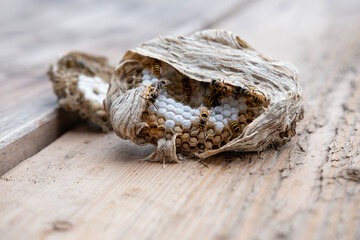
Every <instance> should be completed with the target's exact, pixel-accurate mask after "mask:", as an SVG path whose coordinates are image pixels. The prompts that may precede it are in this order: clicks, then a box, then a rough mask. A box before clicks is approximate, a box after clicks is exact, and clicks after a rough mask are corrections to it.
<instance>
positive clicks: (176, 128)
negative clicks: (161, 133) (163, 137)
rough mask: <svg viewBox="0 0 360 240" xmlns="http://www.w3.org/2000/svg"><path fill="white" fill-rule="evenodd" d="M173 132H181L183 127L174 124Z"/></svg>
mask: <svg viewBox="0 0 360 240" xmlns="http://www.w3.org/2000/svg"><path fill="white" fill-rule="evenodd" d="M174 132H176V133H182V132H183V129H182V127H180V126H175V127H174Z"/></svg>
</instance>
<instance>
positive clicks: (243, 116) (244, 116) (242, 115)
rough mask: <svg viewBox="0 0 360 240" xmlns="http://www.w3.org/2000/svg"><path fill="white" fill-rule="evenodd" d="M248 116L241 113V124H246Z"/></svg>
mask: <svg viewBox="0 0 360 240" xmlns="http://www.w3.org/2000/svg"><path fill="white" fill-rule="evenodd" d="M247 119H248V118H247V116H246V115H245V114H244V113H239V122H246V120H247Z"/></svg>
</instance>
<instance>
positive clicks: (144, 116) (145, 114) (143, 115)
mask: <svg viewBox="0 0 360 240" xmlns="http://www.w3.org/2000/svg"><path fill="white" fill-rule="evenodd" d="M148 117H149V113H148V112H147V111H144V112H143V114H142V115H141V120H143V121H144V122H145V121H147V119H148Z"/></svg>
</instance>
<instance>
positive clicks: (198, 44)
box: [104, 30, 303, 161]
mask: <svg viewBox="0 0 360 240" xmlns="http://www.w3.org/2000/svg"><path fill="white" fill-rule="evenodd" d="M104 106H105V110H106V111H107V113H108V114H109V117H110V120H111V123H112V126H113V128H114V130H115V132H116V133H117V134H118V135H119V136H120V137H121V138H124V139H129V140H131V141H133V142H135V143H137V144H140V145H143V144H149V143H151V144H154V145H156V146H157V149H156V151H155V152H154V153H153V154H151V155H150V156H149V157H148V158H147V159H148V160H154V161H167V160H170V161H171V160H172V161H178V160H179V157H182V156H190V157H191V156H197V157H199V158H206V157H209V156H211V155H214V154H217V153H220V152H223V151H261V150H264V149H266V148H267V147H269V146H273V145H282V144H284V143H285V142H287V141H288V140H289V139H290V138H291V137H292V136H294V135H295V128H296V122H297V121H299V120H301V119H302V117H303V103H302V97H301V90H300V87H299V85H298V83H297V72H296V70H295V68H294V67H293V66H292V65H290V64H288V63H284V62H280V61H277V60H274V59H270V58H266V57H264V56H262V55H261V54H260V53H258V52H257V51H255V50H254V49H253V48H251V47H250V46H249V45H248V44H247V43H245V42H244V41H242V40H241V39H240V38H239V37H237V36H235V35H233V34H232V33H230V32H227V31H223V30H207V31H202V32H197V33H195V34H193V35H191V36H189V37H172V36H168V37H158V38H156V39H154V40H151V41H149V42H146V43H144V44H142V45H140V46H139V47H137V48H135V49H134V50H130V51H128V52H126V54H125V56H124V57H123V59H122V60H121V62H120V65H119V66H118V67H117V68H116V69H115V72H114V74H113V75H112V78H111V81H110V87H109V90H108V93H107V97H106V99H105V101H104Z"/></svg>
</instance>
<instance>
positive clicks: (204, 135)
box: [197, 131, 207, 142]
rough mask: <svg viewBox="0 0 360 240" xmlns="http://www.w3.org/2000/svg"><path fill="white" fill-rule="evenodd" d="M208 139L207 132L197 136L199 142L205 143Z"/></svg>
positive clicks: (201, 132)
mask: <svg viewBox="0 0 360 240" xmlns="http://www.w3.org/2000/svg"><path fill="white" fill-rule="evenodd" d="M206 137H207V134H206V131H200V132H199V135H198V136H197V139H198V141H202V142H203V141H205V139H206Z"/></svg>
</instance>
